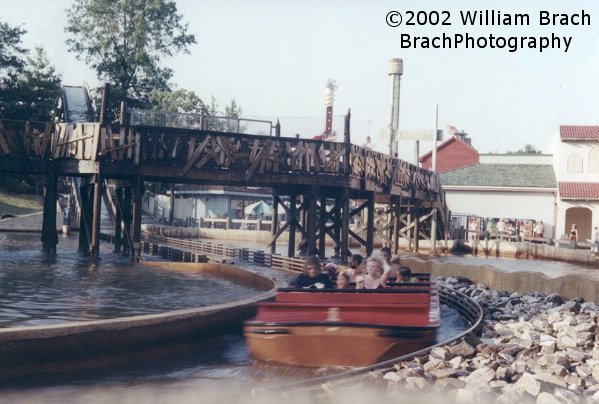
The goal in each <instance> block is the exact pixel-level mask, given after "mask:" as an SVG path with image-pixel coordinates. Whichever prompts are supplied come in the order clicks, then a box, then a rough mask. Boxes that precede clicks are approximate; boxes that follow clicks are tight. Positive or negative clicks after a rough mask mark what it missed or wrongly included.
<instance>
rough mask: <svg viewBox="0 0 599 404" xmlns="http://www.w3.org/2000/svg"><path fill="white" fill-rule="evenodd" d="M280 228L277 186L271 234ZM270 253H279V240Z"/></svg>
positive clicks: (273, 197) (273, 196)
mask: <svg viewBox="0 0 599 404" xmlns="http://www.w3.org/2000/svg"><path fill="white" fill-rule="evenodd" d="M277 123H278V122H277ZM278 230H279V193H278V192H277V190H276V189H275V188H273V189H272V224H271V226H270V234H272V236H273V237H274V236H275V235H276V234H277V231H278ZM270 253H271V254H276V253H277V241H276V240H275V242H274V243H272V245H271V246H270Z"/></svg>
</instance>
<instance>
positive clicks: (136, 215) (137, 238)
mask: <svg viewBox="0 0 599 404" xmlns="http://www.w3.org/2000/svg"><path fill="white" fill-rule="evenodd" d="M133 184H134V185H133V251H132V254H131V256H132V259H133V261H134V262H135V261H136V260H138V259H139V257H140V253H141V252H140V251H139V247H140V245H141V203H142V197H143V180H142V178H141V175H137V176H135V179H134V183H133Z"/></svg>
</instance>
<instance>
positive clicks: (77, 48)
mask: <svg viewBox="0 0 599 404" xmlns="http://www.w3.org/2000/svg"><path fill="white" fill-rule="evenodd" d="M67 17H68V22H67V26H66V28H65V31H66V32H67V33H69V34H70V35H71V37H70V38H69V39H67V41H66V43H67V45H68V50H69V51H70V52H74V53H75V54H76V57H77V58H78V59H79V60H84V61H85V62H86V63H87V64H88V65H89V66H91V67H92V68H93V69H94V70H95V71H96V73H97V75H98V78H99V79H100V80H102V81H106V82H108V83H110V84H111V85H112V92H111V100H112V102H111V105H110V107H111V109H112V110H113V113H114V110H116V108H117V104H118V101H119V100H121V99H128V101H129V104H130V105H131V106H137V107H146V108H147V107H149V105H150V104H149V94H150V92H151V91H152V90H157V91H167V90H170V85H169V80H170V78H171V77H172V74H173V72H172V70H171V69H170V68H168V67H164V66H161V61H162V59H163V58H164V57H170V56H173V55H174V54H176V53H179V52H184V53H189V50H188V47H189V45H191V44H193V43H195V37H194V35H192V34H188V25H187V24H182V22H181V20H182V16H181V15H180V14H178V13H177V6H176V5H175V2H174V1H169V0H76V1H75V3H74V4H73V5H72V6H71V8H70V9H68V10H67ZM131 98H133V99H131Z"/></svg>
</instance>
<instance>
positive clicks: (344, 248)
mask: <svg viewBox="0 0 599 404" xmlns="http://www.w3.org/2000/svg"><path fill="white" fill-rule="evenodd" d="M341 198H342V199H343V201H342V203H341V245H340V246H339V247H340V249H341V250H340V251H339V254H340V258H341V262H346V261H347V259H348V258H349V257H348V255H349V215H350V212H349V188H348V187H344V188H343V195H342V196H341Z"/></svg>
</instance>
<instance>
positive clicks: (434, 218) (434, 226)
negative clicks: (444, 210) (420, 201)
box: [431, 208, 437, 254]
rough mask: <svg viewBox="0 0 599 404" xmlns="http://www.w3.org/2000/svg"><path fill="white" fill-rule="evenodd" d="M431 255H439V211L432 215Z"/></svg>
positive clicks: (435, 210)
mask: <svg viewBox="0 0 599 404" xmlns="http://www.w3.org/2000/svg"><path fill="white" fill-rule="evenodd" d="M431 253H432V254H437V209H436V208H435V209H433V213H432V215H431Z"/></svg>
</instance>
